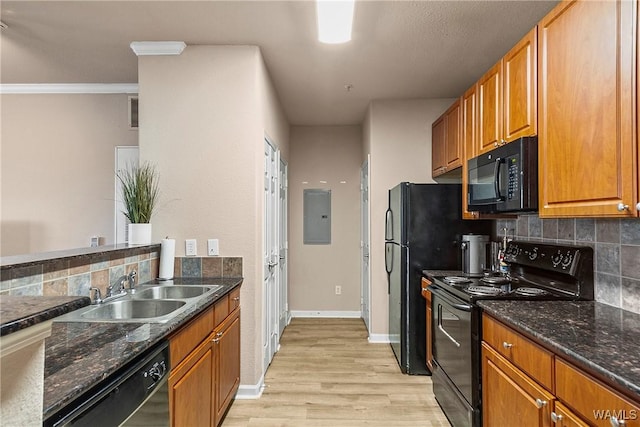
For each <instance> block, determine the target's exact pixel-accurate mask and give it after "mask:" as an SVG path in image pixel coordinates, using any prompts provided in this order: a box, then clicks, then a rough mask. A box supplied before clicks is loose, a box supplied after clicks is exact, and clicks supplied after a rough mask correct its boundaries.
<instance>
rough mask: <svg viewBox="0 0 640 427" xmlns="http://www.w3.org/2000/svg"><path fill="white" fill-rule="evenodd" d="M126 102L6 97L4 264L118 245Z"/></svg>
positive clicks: (131, 136) (130, 138)
mask: <svg viewBox="0 0 640 427" xmlns="http://www.w3.org/2000/svg"><path fill="white" fill-rule="evenodd" d="M127 99H128V97H127V95H125V94H122V95H94V94H91V95H89V94H87V95H79V94H11V95H9V94H3V95H2V96H1V97H0V102H1V104H2V131H1V132H2V167H1V177H2V178H1V181H2V200H1V205H2V211H1V218H2V223H1V225H0V227H1V229H2V236H1V239H0V240H1V241H2V246H1V250H0V253H1V254H2V256H7V255H19V254H27V253H34V252H45V251H53V250H60V249H71V248H78V247H88V246H89V244H90V238H91V236H102V237H104V243H105V244H113V243H114V238H113V237H114V210H115V206H114V205H115V202H114V191H115V190H114V189H115V169H114V165H115V160H114V159H115V147H116V146H118V145H136V144H137V143H138V132H137V131H135V130H130V129H129V124H128V119H127V111H128V110H127V108H128V107H127V106H128V104H127Z"/></svg>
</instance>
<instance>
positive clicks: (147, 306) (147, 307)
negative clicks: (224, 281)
mask: <svg viewBox="0 0 640 427" xmlns="http://www.w3.org/2000/svg"><path fill="white" fill-rule="evenodd" d="M220 288H222V286H220V285H208V286H192V285H159V286H157V285H156V286H139V287H138V288H137V289H136V291H135V293H128V294H127V295H125V296H122V297H120V298H118V299H114V300H111V301H109V302H105V303H102V304H98V305H91V306H89V307H85V308H82V309H80V310H76V311H73V312H71V313H68V314H65V315H64V316H60V317H58V318H56V321H60V322H154V323H164V322H167V321H169V320H171V319H172V318H174V317H175V316H177V315H178V314H180V313H182V312H184V311H186V310H188V309H189V308H190V307H193V306H195V305H196V304H197V302H198V301H199V300H200V299H202V298H205V297H207V296H209V295H210V294H212V293H214V292H216V291H217V290H219V289H220Z"/></svg>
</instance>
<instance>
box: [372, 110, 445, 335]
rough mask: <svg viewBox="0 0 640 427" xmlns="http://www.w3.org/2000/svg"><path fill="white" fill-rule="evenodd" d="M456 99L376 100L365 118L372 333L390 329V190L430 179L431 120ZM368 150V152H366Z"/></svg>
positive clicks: (384, 332) (382, 332) (377, 333)
mask: <svg viewBox="0 0 640 427" xmlns="http://www.w3.org/2000/svg"><path fill="white" fill-rule="evenodd" d="M453 101H454V100H453V99H429V100H426V99H416V100H397V101H395V100H389V101H374V102H372V103H371V104H370V105H369V111H368V113H367V118H366V119H365V130H366V131H365V136H366V141H365V142H364V147H365V149H366V148H367V147H368V148H369V150H370V151H369V152H368V153H369V154H371V163H370V175H371V186H370V189H369V200H370V204H371V218H370V224H371V247H370V248H371V253H370V265H371V324H370V331H369V332H370V334H376V335H385V334H387V332H388V298H387V274H386V272H385V268H384V215H385V212H386V210H387V204H388V191H389V189H390V188H393V187H395V186H396V185H397V184H399V183H400V182H403V181H408V182H420V183H424V182H426V183H428V182H434V181H433V180H432V179H431V124H432V123H433V121H434V120H435V119H437V118H438V117H439V116H440V115H441V114H442V113H443V112H444V111H445V110H446V109H447V108H448V107H449V106H450V105H451V103H453ZM366 154H367V152H366V151H364V155H366Z"/></svg>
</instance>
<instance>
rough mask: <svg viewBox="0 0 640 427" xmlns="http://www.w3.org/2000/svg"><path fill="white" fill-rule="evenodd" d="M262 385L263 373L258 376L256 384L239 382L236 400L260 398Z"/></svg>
mask: <svg viewBox="0 0 640 427" xmlns="http://www.w3.org/2000/svg"><path fill="white" fill-rule="evenodd" d="M264 387H265V385H264V375H263V376H262V378H260V381H259V382H258V384H249V385H247V384H240V387H238V392H237V393H236V400H249V399H260V396H262V391H263V390H264Z"/></svg>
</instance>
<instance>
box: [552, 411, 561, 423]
mask: <svg viewBox="0 0 640 427" xmlns="http://www.w3.org/2000/svg"><path fill="white" fill-rule="evenodd" d="M551 421H553V422H554V423H557V422H559V421H562V415H558V414H556V413H555V412H552V413H551Z"/></svg>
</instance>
